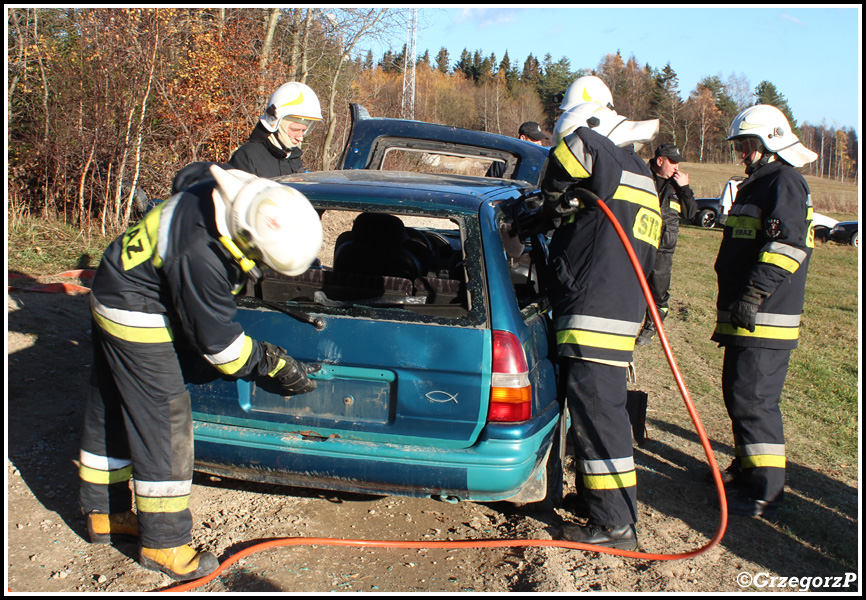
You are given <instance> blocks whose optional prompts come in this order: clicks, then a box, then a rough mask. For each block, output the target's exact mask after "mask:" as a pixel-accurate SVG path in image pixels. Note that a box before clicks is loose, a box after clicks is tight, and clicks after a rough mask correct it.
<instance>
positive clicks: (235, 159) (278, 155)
mask: <svg viewBox="0 0 866 600" xmlns="http://www.w3.org/2000/svg"><path fill="white" fill-rule="evenodd" d="M270 135H271V134H270V132H269V131H268V130H267V129H265V128H264V127H263V126H262V124H261V123H259V124H258V125H256V127H255V129H253V132H252V133H251V134H250V138H249V140H247V143H246V144H244V145H243V146H241V147H240V148H238V149H237V150H236V151H235V153H234V154H233V155H232V157H231V158H230V159H229V164H230V165H231V166H232V168H235V169H240V170H241V171H246V172H247V173H252V174H253V175H258V176H259V177H267V178H269V179H270V178H273V177H279V176H280V175H291V174H292V173H301V172H303V170H304V165H303V163H302V162H301V149H300V148H292V149H291V150H289V151H286V150H283V149H280V148H277V147H276V146H274V144H272V143H271V141H270V140H269V139H268V137H269V136H270Z"/></svg>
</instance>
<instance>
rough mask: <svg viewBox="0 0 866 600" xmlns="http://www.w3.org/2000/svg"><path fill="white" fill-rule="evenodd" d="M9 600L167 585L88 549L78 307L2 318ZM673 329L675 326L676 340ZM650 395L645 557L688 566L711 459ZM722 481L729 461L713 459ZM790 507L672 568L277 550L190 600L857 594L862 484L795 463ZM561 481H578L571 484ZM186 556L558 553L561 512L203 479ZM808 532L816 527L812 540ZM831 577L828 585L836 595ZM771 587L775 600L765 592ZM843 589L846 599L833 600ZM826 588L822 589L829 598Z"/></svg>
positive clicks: (568, 554)
mask: <svg viewBox="0 0 866 600" xmlns="http://www.w3.org/2000/svg"><path fill="white" fill-rule="evenodd" d="M7 316H8V329H7V331H8V334H7V343H8V348H7V351H8V356H7V359H8V369H7V374H8V376H7V386H8V396H7V398H8V399H7V444H8V447H7V471H6V475H7V495H6V498H7V505H6V526H7V540H6V541H7V544H6V549H7V571H6V574H7V580H6V587H7V590H10V591H11V592H13V593H15V592H49V593H50V592H143V591H149V590H155V589H162V588H165V587H168V586H170V585H171V583H172V582H171V581H170V579H169V578H168V577H167V576H164V575H161V574H159V573H155V572H151V571H146V570H143V569H141V568H140V567H139V566H138V564H137V562H136V561H137V555H138V549H137V547H136V546H135V545H134V544H130V545H123V544H118V545H116V546H96V545H90V544H88V543H87V542H86V541H85V539H86V535H87V534H86V530H85V527H84V519H83V517H82V516H81V514H80V512H79V511H78V508H77V490H78V484H77V472H76V466H75V464H74V461H75V460H76V459H77V455H78V439H79V435H80V420H81V407H82V403H83V398H84V390H85V384H86V382H87V378H88V376H89V364H90V360H91V347H90V340H89V335H90V334H89V328H90V319H89V314H88V306H87V296H86V295H76V296H68V295H63V294H40V293H32V292H10V293H9V294H8V300H7ZM672 325H674V326H675V324H672ZM642 383H643V386H642V389H644V391H648V392H650V397H651V398H653V405H652V406H653V407H654V408H653V410H652V412H651V413H650V418H651V420H650V427H651V432H650V433H651V438H652V439H651V441H650V443H648V444H647V445H646V446H644V447H641V448H639V449H636V452H635V460H636V462H637V464H638V470H639V475H638V482H639V483H638V497H639V502H640V522H639V524H638V531H639V536H640V543H641V549H642V550H645V551H648V552H657V553H679V552H686V551H690V550H693V549H696V548H699V547H701V546H703V545H704V544H706V543H707V541H708V540H709V539H710V538H711V537H712V536H713V534H714V532H715V531H716V527H717V524H718V517H719V513H718V511H717V510H716V508H715V506H716V504H717V503H716V499H715V491H714V490H713V489H711V488H710V487H708V486H707V485H706V484H705V482H704V477H705V474H706V472H707V469H706V459H705V457H704V456H703V451H702V449H701V448H700V446H699V444H698V443H697V442H696V436H695V434H694V433H693V431H692V429H691V426H690V422H689V421H688V418H687V415H685V411H684V410H682V408H681V401H679V400H678V397H677V393H676V389H675V388H674V387H673V385H672V384H671V383H670V382H669V381H651V380H648V381H644V382H642ZM700 410H702V411H705V412H702V414H701V416H702V418H703V419H704V421H705V425H707V429H708V431H709V432H710V434H711V437H712V438H713V439H716V440H727V439H728V435H729V434H728V433H727V431H728V427H729V425H728V423H727V422H726V419H725V416H724V414H723V412H721V411H722V410H723V409H720V408H719V407H718V406H715V407H700ZM714 447H715V448H716V456H717V457H718V460H719V462H720V463H724V464H727V461H728V460H729V459H730V458H729V457H730V454H731V451H732V449H731V448H730V447H729V446H727V445H726V444H725V443H714ZM789 466H790V468H789V488H790V490H789V500H788V504H787V505H786V508H785V510H784V511H783V513H782V518H781V519H780V521H779V522H778V523H775V524H774V523H769V522H767V521H764V520H762V519H732V520H731V522H730V523H729V526H728V528H727V534H726V536H725V538H724V540H723V541H722V543H721V544H720V545H719V546H717V547H715V548H713V549H711V550H710V551H709V552H708V553H706V554H704V555H702V556H700V557H698V558H694V559H689V560H681V561H665V562H660V561H647V560H637V559H628V558H621V557H616V556H609V555H603V554H597V553H584V552H578V551H574V550H566V549H561V548H529V549H521V548H503V549H492V550H491V549H459V550H456V549H414V550H405V549H357V548H331V547H323V546H299V547H292V548H275V549H270V550H266V551H264V552H261V553H257V554H253V555H251V556H249V557H247V558H245V559H243V560H242V561H240V562H238V563H236V564H234V565H232V566H230V567H229V568H228V569H227V570H226V571H225V572H223V574H222V575H221V576H220V577H219V578H217V579H216V580H214V581H212V582H210V583H208V584H205V585H204V586H203V587H201V588H200V591H209V592H222V591H237V592H255V591H259V592H296V593H302V592H303V593H325V592H371V593H387V592H418V591H422V592H437V593H461V592H509V591H521V592H529V591H532V592H578V591H599V592H660V591H679V592H737V591H794V590H796V589H800V587H799V583H800V581H798V582H797V584H798V585H796V586H791V582H790V580H788V579H786V580H784V581H782V580H781V579H776V580H773V579H772V578H773V577H785V578H791V577H797V578H802V577H821V578H822V581H821V584H822V585H820V586H814V585H812V586H811V587H812V589H815V588H816V587H819V588H825V587H826V588H827V589H828V590H829V591H856V590H857V589H858V586H859V580H855V581H854V582H853V585H852V582H851V581H850V577H849V579H848V580H845V579H843V578H844V577H845V575H846V573H852V572H855V571H856V570H857V565H858V564H859V546H858V537H857V514H858V513H857V510H858V507H857V490H856V483H852V482H846V481H842V480H839V479H837V478H835V477H834V476H833V475H832V474H827V473H820V472H818V471H817V470H816V469H814V468H807V467H805V466H801V465H797V464H790V463H789ZM566 479H567V480H568V481H572V480H573V473H572V472H571V470H570V469H569V473H567V474H566ZM191 502H192V503H191V509H192V511H193V516H194V530H193V537H194V539H195V541H196V543H197V544H198V545H199V546H200V547H202V548H204V549H207V550H210V551H211V552H214V553H215V554H216V556H217V557H218V558H219V559H220V560H221V561H225V560H227V559H228V558H229V557H231V556H232V555H234V554H236V553H237V552H238V551H240V550H242V549H244V548H246V547H248V546H250V545H251V544H252V543H253V542H256V541H260V540H263V539H267V538H273V537H335V538H341V537H346V538H356V539H377V540H381V539H392V540H406V541H416V540H417V541H425V540H431V541H432V540H463V539H551V538H555V537H556V536H557V535H558V532H559V530H560V528H561V526H562V525H563V523H568V522H572V521H574V519H573V518H572V516H571V515H570V514H569V513H568V512H567V511H565V510H559V511H557V512H556V513H531V512H527V511H526V510H521V509H519V508H516V507H514V506H512V505H509V504H505V503H493V504H472V503H461V504H449V503H445V502H441V501H438V500H434V499H416V498H404V497H380V496H361V495H353V494H334V493H320V492H317V491H315V490H304V489H297V488H286V487H278V486H272V485H262V484H251V483H246V482H241V481H235V480H227V479H223V480H219V479H216V478H211V477H208V476H205V475H199V474H197V475H196V478H195V480H194V486H193V492H192V501H191ZM816 525H817V526H816ZM836 576H838V577H839V579H835V578H834V577H836ZM774 581H775V583H774ZM834 583H839V584H840V585H841V584H843V583H848V587H846V588H839V587H835V588H834V587H833V584H834ZM823 584H829V585H823Z"/></svg>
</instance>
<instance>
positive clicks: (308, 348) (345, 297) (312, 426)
mask: <svg viewBox="0 0 866 600" xmlns="http://www.w3.org/2000/svg"><path fill="white" fill-rule="evenodd" d="M320 206H322V205H320ZM327 208H328V210H326V211H325V214H324V217H323V222H324V223H325V230H326V236H327V237H330V238H331V241H332V242H334V243H335V244H336V243H337V240H336V238H337V237H339V236H340V234H343V233H344V232H345V231H350V230H351V221H349V220H348V219H349V217H353V216H355V214H356V213H346V212H343V211H339V210H336V209H337V208H347V207H346V206H339V207H338V206H335V205H328V206H327ZM348 208H352V207H351V206H350V207H348ZM408 212H412V211H408ZM414 212H415V214H416V215H417V214H418V212H417V210H416V211H414ZM329 216H336V217H337V218H336V219H334V220H333V222H334V223H340V222H341V223H342V225H340V226H334V225H332V224H331V223H330V222H329ZM400 216H401V217H402V218H403V220H405V221H406V222H407V223H412V222H413V221H412V220H411V218H410V217H409V216H408V214H402V215H400ZM424 216H425V215H422V217H424ZM436 216H437V215H436V214H431V215H426V217H427V219H425V220H424V221H418V222H419V223H421V224H428V225H430V224H431V223H432V226H428V227H421V226H419V227H411V228H410V229H412V230H415V231H422V232H426V235H427V237H428V238H430V239H432V240H434V243H432V244H431V246H432V247H433V253H434V259H435V262H434V263H432V264H431V265H428V266H429V270H428V271H425V275H424V277H419V278H412V279H409V278H408V277H399V276H390V275H376V274H369V273H356V272H353V273H345V272H342V271H338V270H336V269H333V266H334V260H333V255H331V254H330V252H331V250H330V248H329V247H328V249H327V250H325V255H324V256H322V263H323V266H324V268H318V267H316V268H312V269H310V270H308V271H307V272H306V273H304V274H303V275H301V276H298V277H292V278H289V277H284V276H280V275H277V274H273V273H271V274H269V275H268V276H266V278H265V279H264V280H263V281H262V282H261V283H260V284H258V285H257V286H255V287H254V289H252V290H250V292H248V293H250V294H252V296H250V297H247V298H244V299H243V300H241V302H240V306H239V310H238V317H237V318H238V321H239V322H240V323H241V325H242V326H243V328H244V330H245V332H246V334H247V335H249V336H250V337H252V338H253V339H256V340H260V341H268V342H270V343H273V344H276V345H279V346H281V347H283V348H285V350H286V351H287V353H288V354H289V355H290V356H292V357H294V358H296V359H298V360H300V361H304V362H315V363H319V364H321V365H322V368H321V371H319V372H318V373H316V374H314V375H313V378H314V379H315V380H316V382H317V389H316V390H315V391H313V392H311V393H309V394H304V395H299V396H293V397H289V398H284V397H282V396H280V395H279V394H278V393H275V390H273V389H268V386H267V385H266V383H267V382H266V381H249V382H247V381H238V382H234V381H232V382H229V381H220V382H217V383H213V384H209V385H206V386H200V387H198V388H197V389H196V391H195V394H194V397H193V411H194V416H195V420H196V421H198V422H201V423H209V424H212V425H219V426H225V429H224V432H223V434H222V435H224V439H223V440H222V442H223V443H225V442H226V440H230V439H231V438H234V441H233V442H230V443H236V444H238V445H248V444H255V443H256V440H257V439H264V438H265V437H266V438H268V439H273V436H272V435H271V434H276V435H279V436H282V437H283V438H285V439H287V440H291V439H293V438H296V437H300V438H303V439H305V440H334V441H338V440H352V441H354V442H358V441H361V442H371V443H376V444H400V445H416V446H422V447H428V448H442V449H446V448H466V447H469V446H471V445H473V444H474V443H475V441H476V440H477V438H478V435H479V433H480V432H481V430H482V429H483V427H484V425H485V421H486V416H487V410H488V403H489V395H490V385H491V352H492V350H491V338H492V334H491V331H490V329H489V325H488V316H487V308H486V306H487V300H486V298H485V291H484V286H483V285H482V283H481V282H482V281H483V266H482V261H481V260H480V257H481V255H482V250H481V240H480V235H479V229H478V228H479V223H478V215H477V211H475V213H473V212H469V211H467V212H452V213H451V216H450V218H449V219H441V216H442V215H441V213H440V214H439V215H438V216H439V217H440V219H439V221H433V220H430V217H436ZM414 218H415V219H416V221H417V219H418V218H419V217H414ZM440 221H441V223H440ZM440 224H444V225H446V227H444V228H443V227H440V226H439V225H440ZM327 243H328V242H327V240H326V244H327ZM458 256H461V257H465V261H463V260H459V259H458V258H457V257H458ZM251 287H252V286H251ZM275 308H276V310H275ZM287 312H288V313H291V314H287ZM309 321H313V322H314V324H311V322H309ZM266 434H267V435H266ZM262 436H264V437H262ZM197 440H198V431H197Z"/></svg>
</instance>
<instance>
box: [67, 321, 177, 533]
mask: <svg viewBox="0 0 866 600" xmlns="http://www.w3.org/2000/svg"><path fill="white" fill-rule="evenodd" d="M92 331H93V334H92V335H93V352H94V364H93V371H92V375H91V380H90V387H89V389H88V395H87V403H86V407H85V415H84V431H83V435H82V440H81V455H80V458H81V465H80V468H79V478H80V492H79V503H80V506H81V510H82V511H83V512H84V513H85V514H88V513H91V512H99V513H118V512H124V511H127V510H130V509H131V507H132V503H131V497H130V489H129V480H130V477H132V479H133V480H134V486H133V488H134V491H135V505H136V509H137V511H138V524H139V534H140V537H141V544H142V545H143V546H144V547H147V548H174V547H177V546H182V545H184V544H188V543H190V541H191V529H192V515H191V513H190V511H189V494H190V490H191V487H192V474H193V434H192V412H191V406H190V398H189V393H188V391H187V389H186V386H185V384H184V378H183V375H182V369H181V366H180V363H179V360H178V356H177V352H176V350H175V347H174V345H173V344H172V343H137V342H130V341H126V340H122V339H119V338H116V337H114V336H112V335H111V334H109V333H107V332H105V331H103V330H102V329H100V327H99V326H98V325H97V324H96V323H95V322H94V323H93V325H92Z"/></svg>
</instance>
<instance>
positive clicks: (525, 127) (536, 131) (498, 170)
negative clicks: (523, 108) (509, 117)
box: [484, 121, 550, 177]
mask: <svg viewBox="0 0 866 600" xmlns="http://www.w3.org/2000/svg"><path fill="white" fill-rule="evenodd" d="M517 137H518V138H519V139H521V140H525V141H527V142H532V143H533V144H538V145H539V146H543V145H544V141H545V140H549V139H550V136H548V135H545V133H544V132H543V131H541V127H540V126H539V125H538V123H536V122H535V121H527V122H526V123H524V124H522V125H521V126H520V129H518V130H517ZM504 174H505V163H504V162H502V161H498V160H496V161H493V162H492V163H490V167H488V169H487V173H485V174H484V176H485V177H502V176H503V175H504Z"/></svg>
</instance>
